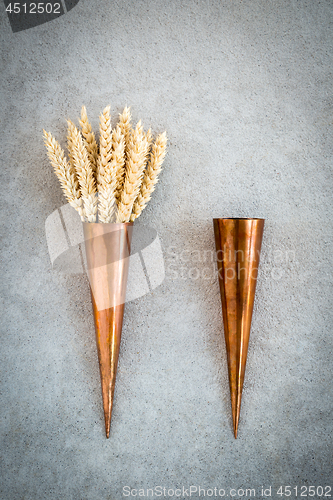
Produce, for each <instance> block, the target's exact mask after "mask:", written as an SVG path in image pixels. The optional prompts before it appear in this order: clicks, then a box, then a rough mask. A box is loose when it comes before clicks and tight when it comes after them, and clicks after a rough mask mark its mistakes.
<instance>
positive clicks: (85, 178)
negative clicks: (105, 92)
mask: <svg viewBox="0 0 333 500" xmlns="http://www.w3.org/2000/svg"><path fill="white" fill-rule="evenodd" d="M68 126H69V128H70V137H71V141H72V146H73V150H72V154H73V160H74V167H75V171H76V175H77V178H78V181H79V185H80V189H81V194H82V201H83V206H84V211H85V215H86V218H87V219H88V222H96V214H97V193H96V182H95V179H94V175H93V171H92V168H91V165H90V162H89V158H88V153H87V150H86V147H85V145H84V143H83V139H82V136H81V134H80V132H79V131H78V129H77V128H76V127H75V125H73V124H70V123H69V124H68Z"/></svg>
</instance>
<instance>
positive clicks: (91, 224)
mask: <svg viewBox="0 0 333 500" xmlns="http://www.w3.org/2000/svg"><path fill="white" fill-rule="evenodd" d="M83 224H86V225H89V226H106V227H107V226H120V227H122V226H133V224H134V222H83Z"/></svg>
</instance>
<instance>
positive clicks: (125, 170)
mask: <svg viewBox="0 0 333 500" xmlns="http://www.w3.org/2000/svg"><path fill="white" fill-rule="evenodd" d="M79 123H80V126H81V132H80V131H79V130H78V129H77V127H76V126H75V125H74V124H73V123H72V122H71V121H70V120H68V136H67V139H68V141H67V147H68V156H69V161H68V160H67V159H66V157H65V153H64V151H63V150H62V148H61V147H60V145H59V143H58V142H57V141H56V140H55V139H54V137H53V136H52V135H51V134H50V133H48V132H46V131H45V130H44V140H45V145H46V148H47V152H48V156H49V159H50V162H51V165H52V167H53V168H54V171H55V173H56V175H57V177H58V179H59V181H60V184H61V188H62V190H63V192H64V195H65V197H66V199H67V200H68V202H69V203H70V205H71V206H72V207H74V208H75V210H77V212H78V213H79V214H80V217H81V219H82V221H85V222H104V223H109V222H130V221H131V222H133V221H134V220H135V219H136V218H137V217H139V215H140V214H141V212H142V210H143V209H144V208H145V207H146V205H147V203H148V202H149V200H150V198H151V194H152V192H153V191H154V189H155V187H156V184H157V182H158V175H159V173H160V172H161V168H162V163H163V161H164V157H165V153H166V145H167V136H166V132H164V133H163V134H159V135H158V136H157V138H156V141H155V143H153V142H152V135H151V131H150V129H149V130H148V132H147V133H145V132H144V130H143V127H142V125H141V121H139V122H138V124H137V125H136V127H135V128H134V129H133V128H132V126H131V114H130V110H129V108H127V107H126V108H125V109H124V111H123V112H122V113H121V114H120V115H119V121H118V123H117V125H116V126H115V128H114V129H113V130H112V126H111V116H110V106H107V107H106V108H105V109H104V110H103V112H102V114H101V115H100V127H99V144H98V142H97V141H96V138H95V134H94V132H93V131H92V127H91V125H90V123H89V121H88V116H87V111H86V108H85V106H83V107H82V110H81V119H80V120H79Z"/></svg>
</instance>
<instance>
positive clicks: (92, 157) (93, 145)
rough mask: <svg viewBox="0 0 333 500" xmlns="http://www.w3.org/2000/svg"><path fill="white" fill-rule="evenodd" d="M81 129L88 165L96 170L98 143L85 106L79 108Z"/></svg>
mask: <svg viewBox="0 0 333 500" xmlns="http://www.w3.org/2000/svg"><path fill="white" fill-rule="evenodd" d="M79 122H80V125H81V129H82V135H83V137H84V139H85V142H84V144H85V146H86V149H87V153H88V158H89V161H90V165H91V167H92V169H93V171H94V172H95V171H96V168H97V159H98V145H97V142H96V139H95V134H94V132H93V131H92V128H91V125H90V123H89V120H88V115H87V110H86V107H85V106H82V109H81V119H80V120H79Z"/></svg>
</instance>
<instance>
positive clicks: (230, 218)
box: [213, 217, 266, 220]
mask: <svg viewBox="0 0 333 500" xmlns="http://www.w3.org/2000/svg"><path fill="white" fill-rule="evenodd" d="M213 220H266V219H262V218H260V217H215V218H213Z"/></svg>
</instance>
